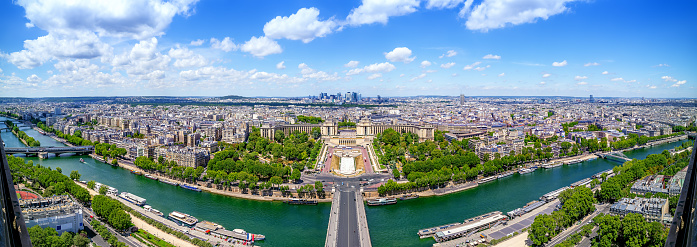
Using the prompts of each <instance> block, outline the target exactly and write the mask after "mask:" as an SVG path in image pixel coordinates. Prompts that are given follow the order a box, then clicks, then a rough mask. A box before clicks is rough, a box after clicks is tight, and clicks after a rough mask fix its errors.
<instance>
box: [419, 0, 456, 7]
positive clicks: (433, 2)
mask: <svg viewBox="0 0 697 247" xmlns="http://www.w3.org/2000/svg"><path fill="white" fill-rule="evenodd" d="M462 1H464V0H428V1H426V8H427V9H434V8H435V9H452V8H455V7H457V6H458V5H460V3H462Z"/></svg>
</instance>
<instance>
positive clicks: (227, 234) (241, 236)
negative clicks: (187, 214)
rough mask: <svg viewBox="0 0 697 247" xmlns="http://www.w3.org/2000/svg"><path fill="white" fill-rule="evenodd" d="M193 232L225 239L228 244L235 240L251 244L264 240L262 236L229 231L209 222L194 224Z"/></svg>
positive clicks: (239, 230) (236, 230)
mask: <svg viewBox="0 0 697 247" xmlns="http://www.w3.org/2000/svg"><path fill="white" fill-rule="evenodd" d="M194 230H196V231H200V232H203V233H205V234H210V235H212V236H214V237H218V238H222V239H225V240H226V241H228V242H232V241H235V240H237V241H246V242H249V243H252V242H254V241H262V240H264V239H266V236H264V235H262V234H253V233H248V232H247V231H245V230H243V229H235V230H232V231H230V230H227V229H225V227H223V226H221V225H219V224H217V223H214V222H210V221H201V222H199V223H198V224H196V227H194Z"/></svg>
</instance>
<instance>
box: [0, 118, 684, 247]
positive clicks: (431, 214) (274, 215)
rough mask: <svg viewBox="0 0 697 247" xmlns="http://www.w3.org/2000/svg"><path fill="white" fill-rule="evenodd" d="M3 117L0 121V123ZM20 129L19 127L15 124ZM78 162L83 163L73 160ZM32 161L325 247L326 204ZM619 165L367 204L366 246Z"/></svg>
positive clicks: (405, 237) (637, 154)
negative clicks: (235, 193) (292, 201)
mask: <svg viewBox="0 0 697 247" xmlns="http://www.w3.org/2000/svg"><path fill="white" fill-rule="evenodd" d="M5 119H6V118H3V117H0V122H4V121H5ZM21 126H22V125H20V127H21ZM21 129H22V130H23V131H24V132H26V133H27V135H29V136H32V137H34V138H35V139H37V140H38V141H39V142H41V145H42V146H64V145H63V144H62V143H60V142H57V141H55V140H53V139H52V138H50V137H48V136H43V135H41V134H39V133H38V132H36V131H35V130H32V129H27V128H21ZM2 139H3V140H4V141H5V144H6V146H7V147H23V146H24V144H22V143H21V142H20V141H19V140H18V139H17V138H16V137H15V136H14V135H13V134H12V133H10V132H2ZM681 143H682V141H680V142H675V143H669V144H664V145H660V146H656V147H652V148H647V149H640V150H634V151H631V152H626V153H625V154H626V155H627V156H628V157H630V158H637V159H643V158H645V157H646V156H647V155H649V154H654V153H660V152H662V151H663V150H664V149H670V148H674V147H675V146H678V145H680V144H681ZM80 158H83V159H84V160H85V162H87V164H83V163H80V162H79V159H80ZM26 159H27V160H33V161H34V163H38V164H41V165H43V166H49V167H52V168H55V167H60V168H61V169H62V170H63V174H66V175H67V174H70V171H72V170H77V171H79V172H80V174H81V175H82V177H81V178H80V180H85V181H89V180H94V181H97V182H100V183H103V184H106V185H109V186H112V187H115V188H117V189H118V190H119V191H120V192H121V191H127V192H130V193H133V194H136V195H138V196H140V197H143V198H145V199H146V200H147V204H149V205H151V206H153V207H154V208H156V209H158V210H160V211H162V212H163V213H165V214H168V213H169V212H171V211H179V212H183V213H187V214H190V215H192V216H194V217H196V218H198V219H199V220H208V221H213V222H216V223H219V224H221V225H223V226H224V227H225V228H227V229H230V230H231V229H236V228H241V229H245V230H247V231H248V232H251V233H259V234H264V235H266V238H267V240H265V241H263V242H258V245H260V246H322V245H324V241H325V237H326V230H327V223H328V221H329V211H330V204H328V203H320V204H319V205H317V206H303V205H286V204H283V203H280V202H261V201H253V200H245V199H238V198H232V197H227V196H221V195H216V194H211V193H206V192H194V191H191V190H186V189H182V188H179V187H174V186H170V185H167V184H163V183H160V182H158V181H154V180H151V179H147V178H145V177H142V176H135V175H133V174H131V173H130V171H128V170H125V169H122V168H117V167H112V166H110V165H107V164H104V163H101V162H98V161H96V160H94V159H92V158H90V157H89V156H70V155H65V156H61V157H53V156H52V157H50V158H49V159H38V158H36V157H28V158H26ZM618 164H619V163H616V162H612V161H606V160H603V159H597V160H593V161H586V162H583V163H580V164H576V165H570V166H562V167H558V168H554V169H548V170H543V169H538V170H537V171H535V172H533V173H528V174H525V175H520V174H517V173H516V174H514V175H513V176H511V177H508V178H505V179H501V180H496V181H493V182H490V183H486V184H483V185H480V186H479V187H477V188H474V189H470V190H466V191H462V192H459V193H455V194H450V195H445V196H440V197H429V198H419V199H415V200H410V201H402V202H399V203H398V204H396V205H391V206H383V207H366V215H367V218H368V226H369V227H370V237H371V241H372V245H373V246H430V245H432V244H433V243H435V241H433V239H432V238H429V239H419V237H418V235H416V233H417V231H418V230H419V229H422V228H426V227H431V226H437V225H442V224H447V223H453V222H462V221H463V220H464V219H467V218H471V217H474V216H477V215H481V214H485V213H488V212H491V211H497V210H498V211H501V212H503V213H506V212H508V211H510V210H513V209H516V208H519V207H521V206H523V205H525V204H526V203H528V202H530V201H532V200H536V199H538V198H539V197H540V196H542V195H543V194H545V193H547V192H550V191H553V190H555V189H558V188H561V187H564V186H568V185H570V184H571V183H573V182H576V181H579V180H581V179H583V178H587V177H590V176H591V175H593V174H595V173H598V172H600V171H603V170H607V169H611V168H612V167H613V166H615V165H618Z"/></svg>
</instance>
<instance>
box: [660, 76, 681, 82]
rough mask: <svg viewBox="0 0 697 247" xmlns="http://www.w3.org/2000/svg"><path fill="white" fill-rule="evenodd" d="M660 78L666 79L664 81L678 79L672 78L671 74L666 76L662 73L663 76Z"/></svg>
mask: <svg viewBox="0 0 697 247" xmlns="http://www.w3.org/2000/svg"><path fill="white" fill-rule="evenodd" d="M661 79H663V80H664V81H666V82H676V81H678V80H677V79H675V78H673V77H672V76H667V75H664V76H663V77H661Z"/></svg>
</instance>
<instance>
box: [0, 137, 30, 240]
mask: <svg viewBox="0 0 697 247" xmlns="http://www.w3.org/2000/svg"><path fill="white" fill-rule="evenodd" d="M1 142H2V137H0V143H1ZM0 155H1V156H2V157H0V173H2V174H0V180H1V181H0V192H1V193H2V199H0V206H2V212H0V215H1V216H0V246H7V247H14V246H23V247H24V246H31V241H30V239H29V232H27V227H26V225H25V224H24V217H23V216H22V209H21V208H20V207H19V200H17V193H16V192H15V188H14V184H13V183H12V174H11V173H10V164H9V163H7V157H5V147H4V146H2V145H0Z"/></svg>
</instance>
